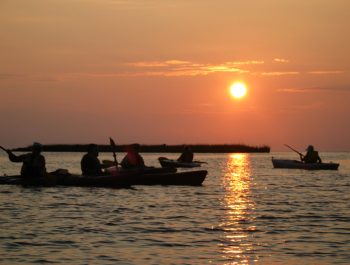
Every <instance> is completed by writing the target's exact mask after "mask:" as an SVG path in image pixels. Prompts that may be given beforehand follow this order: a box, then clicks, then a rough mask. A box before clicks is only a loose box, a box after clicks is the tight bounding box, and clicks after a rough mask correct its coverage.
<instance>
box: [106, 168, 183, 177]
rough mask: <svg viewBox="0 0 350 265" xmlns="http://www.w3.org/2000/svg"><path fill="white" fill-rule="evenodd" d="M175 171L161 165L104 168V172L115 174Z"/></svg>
mask: <svg viewBox="0 0 350 265" xmlns="http://www.w3.org/2000/svg"><path fill="white" fill-rule="evenodd" d="M176 171H177V169H176V168H163V167H143V168H135V169H133V168H128V169H123V168H120V167H116V166H111V167H108V168H105V169H104V172H105V173H107V175H112V176H115V175H117V174H130V173H133V174H136V173H137V174H156V173H175V172H176Z"/></svg>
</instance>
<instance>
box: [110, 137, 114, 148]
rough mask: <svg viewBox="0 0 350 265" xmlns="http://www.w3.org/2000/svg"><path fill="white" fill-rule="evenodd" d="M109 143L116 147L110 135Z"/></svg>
mask: <svg viewBox="0 0 350 265" xmlns="http://www.w3.org/2000/svg"><path fill="white" fill-rule="evenodd" d="M109 143H110V145H111V146H112V147H115V142H114V141H113V139H112V138H111V137H109Z"/></svg>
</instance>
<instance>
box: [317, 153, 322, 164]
mask: <svg viewBox="0 0 350 265" xmlns="http://www.w3.org/2000/svg"><path fill="white" fill-rule="evenodd" d="M317 162H318V163H322V159H321V157H320V156H319V154H318V152H317Z"/></svg>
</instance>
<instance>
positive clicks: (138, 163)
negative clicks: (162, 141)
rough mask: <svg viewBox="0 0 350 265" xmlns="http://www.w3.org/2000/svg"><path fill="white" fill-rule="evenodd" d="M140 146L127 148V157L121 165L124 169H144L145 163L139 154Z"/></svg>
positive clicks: (132, 145) (134, 145)
mask: <svg viewBox="0 0 350 265" xmlns="http://www.w3.org/2000/svg"><path fill="white" fill-rule="evenodd" d="M139 149H140V145H139V144H131V145H128V146H127V147H126V155H125V157H124V158H123V160H122V162H121V163H120V165H121V166H122V168H123V169H143V168H145V162H144V160H143V158H142V156H141V155H140V154H139Z"/></svg>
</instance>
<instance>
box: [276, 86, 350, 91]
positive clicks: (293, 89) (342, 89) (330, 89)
mask: <svg viewBox="0 0 350 265" xmlns="http://www.w3.org/2000/svg"><path fill="white" fill-rule="evenodd" d="M276 91H277V92H283V93H315V92H350V85H349V86H344V87H343V86H342V87H307V88H305V87H304V88H281V89H277V90H276Z"/></svg>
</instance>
